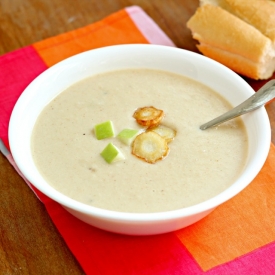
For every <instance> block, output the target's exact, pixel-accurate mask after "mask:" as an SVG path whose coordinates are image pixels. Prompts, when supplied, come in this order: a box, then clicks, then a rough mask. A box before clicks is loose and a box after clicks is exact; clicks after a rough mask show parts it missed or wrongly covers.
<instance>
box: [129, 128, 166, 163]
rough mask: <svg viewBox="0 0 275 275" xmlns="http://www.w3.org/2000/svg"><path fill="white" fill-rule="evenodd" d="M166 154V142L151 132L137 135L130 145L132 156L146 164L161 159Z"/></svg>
mask: <svg viewBox="0 0 275 275" xmlns="http://www.w3.org/2000/svg"><path fill="white" fill-rule="evenodd" d="M168 152H169V147H168V145H167V142H166V140H165V139H164V138H162V137H161V136H160V135H159V134H157V133H155V132H151V131H149V132H144V133H142V134H140V135H138V136H137V137H136V138H135V140H134V141H133V144H132V154H133V155H135V156H137V157H138V158H140V159H143V160H144V161H146V162H148V163H155V162H156V161H158V160H161V159H163V158H164V157H165V156H166V155H167V154H168Z"/></svg>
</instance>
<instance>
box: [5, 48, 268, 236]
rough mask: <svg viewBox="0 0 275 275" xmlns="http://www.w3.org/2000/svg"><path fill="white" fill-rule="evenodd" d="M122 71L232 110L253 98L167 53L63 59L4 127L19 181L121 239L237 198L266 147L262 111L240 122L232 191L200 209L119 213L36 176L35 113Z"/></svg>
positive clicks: (104, 52)
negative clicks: (163, 75)
mask: <svg viewBox="0 0 275 275" xmlns="http://www.w3.org/2000/svg"><path fill="white" fill-rule="evenodd" d="M122 68H152V69H161V70H166V71H170V72H175V73H178V74H182V75H185V76H187V77H189V78H192V79H194V80H196V81H198V82H201V83H203V84H205V85H207V86H209V87H210V88H212V89H213V90H215V91H216V92H218V93H220V94H221V95H222V96H223V97H224V98H226V99H227V100H228V101H229V102H230V103H231V104H232V105H233V106H235V105H237V104H239V103H240V102H242V101H244V100H245V99H246V98H248V97H249V96H251V95H252V94H253V93H254V91H253V89H252V88H251V87H250V86H249V85H248V84H247V83H246V82H245V81H244V80H243V79H242V78H241V77H239V76H238V75H237V74H235V73H234V72H232V71H231V70H229V69H228V68H226V67H225V66H223V65H221V64H219V63H217V62H215V61H213V60H211V59H209V58H207V57H204V56H202V55H199V54H196V53H192V52H189V51H186V50H182V49H177V48H172V47H165V46H156V45H122V46H112V47H106V48H100V49H96V50H91V51H87V52H84V53H81V54H78V55H76V56H73V57H71V58H68V59H66V60H64V61H62V62H60V63H58V64H56V65H54V66H53V67H51V68H49V69H48V70H46V71H45V72H43V73H42V74H41V75H39V76H38V77H37V78H36V79H35V80H34V81H33V82H32V83H31V84H30V85H29V86H28V87H27V88H26V89H25V91H24V92H23V94H22V95H21V97H20V98H19V100H18V101H17V103H16V106H15V108H14V110H13V112H12V116H11V120H10V125H9V142H10V148H11V152H12V155H13V157H14V160H15V162H16V164H17V165H18V167H19V169H20V170H21V172H22V173H23V174H24V176H25V177H26V178H27V179H28V180H29V181H30V182H31V183H32V184H33V185H34V186H35V187H36V188H37V189H39V190H40V191H41V192H42V193H44V194H45V195H47V196H48V197H50V198H51V199H53V200H55V201H56V202H58V203H60V204H61V205H62V206H63V207H64V208H65V209H67V211H69V212H70V213H71V214H73V215H74V216H75V217H77V218H79V219H80V220H82V221H84V222H86V223H88V224H91V225H93V226H96V227H98V228H101V229H105V230H108V231H112V232H117V233H123V234H131V235H150V234H159V233H165V232H170V231H174V230H178V229H180V228H183V227H186V226H188V225H190V224H193V223H195V222H197V221H198V220H200V219H202V218H203V217H205V216H206V215H208V214H209V213H210V212H211V211H212V210H214V209H215V208H216V207H217V206H219V205H220V204H222V203H224V202H225V201H227V200H229V199H231V198H232V197H234V196H235V195H237V194H238V193H239V192H240V191H241V190H243V189H244V188H245V187H246V186H247V185H248V184H249V183H250V182H251V181H252V180H253V178H254V177H255V176H256V175H257V174H258V172H259V171H260V169H261V168H262V166H263V164H264V162H265V159H266V157H267V155H268V151H269V147H270V142H271V131H270V123H269V119H268V116H267V113H266V111H265V109H264V108H261V109H258V110H256V111H254V112H253V113H250V114H247V115H245V116H243V117H242V119H243V122H244V124H245V127H246V130H247V134H248V142H249V150H248V161H247V164H246V167H245V170H244V171H243V173H242V174H241V175H240V177H239V178H238V179H237V180H236V182H234V183H233V185H232V186H230V187H229V188H228V189H226V190H225V191H224V192H222V193H221V194H219V195H217V196H216V197H214V198H211V199H209V200H207V201H205V202H202V203H200V204H197V205H194V206H191V207H187V208H183V209H179V210H173V211H168V212H161V213H145V214H143V213H142V214H140V213H134V214H133V213H121V212H115V211H109V210H104V209H99V208H96V207H92V206H88V205H85V204H83V203H80V202H77V201H75V200H73V199H71V198H69V197H66V196H65V195H63V194H61V193H60V192H58V191H57V190H55V189H54V188H52V187H51V186H50V185H49V184H48V183H47V182H46V181H45V180H44V179H43V177H42V176H41V175H40V173H39V171H38V170H37V168H36V166H35V164H34V161H33V158H32V154H31V149H30V140H31V133H32V129H33V126H34V124H35V121H36V119H37V117H38V115H39V113H40V112H41V110H42V109H43V108H44V107H45V106H46V105H47V104H48V103H49V102H50V101H51V100H52V99H53V98H54V97H55V96H56V95H57V94H59V93H60V92H62V91H63V90H64V89H66V88H67V87H68V86H70V85H71V84H73V83H75V82H77V81H79V80H81V79H83V78H86V77H88V76H91V75H93V74H97V73H99V72H105V71H110V70H114V69H122Z"/></svg>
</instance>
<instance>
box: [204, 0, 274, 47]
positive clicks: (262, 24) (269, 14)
mask: <svg viewBox="0 0 275 275" xmlns="http://www.w3.org/2000/svg"><path fill="white" fill-rule="evenodd" d="M200 3H201V5H204V4H206V3H208V4H212V5H216V6H219V7H222V8H223V9H225V10H227V11H228V12H230V13H232V14H234V15H235V16H237V17H239V18H240V19H242V20H243V21H245V22H247V23H248V24H250V25H252V26H254V27H255V28H256V29H258V30H259V31H260V32H261V33H263V34H264V35H265V36H267V37H268V38H270V39H271V41H272V42H273V43H274V44H275V6H274V5H273V4H274V2H272V1H269V0H201V1H200Z"/></svg>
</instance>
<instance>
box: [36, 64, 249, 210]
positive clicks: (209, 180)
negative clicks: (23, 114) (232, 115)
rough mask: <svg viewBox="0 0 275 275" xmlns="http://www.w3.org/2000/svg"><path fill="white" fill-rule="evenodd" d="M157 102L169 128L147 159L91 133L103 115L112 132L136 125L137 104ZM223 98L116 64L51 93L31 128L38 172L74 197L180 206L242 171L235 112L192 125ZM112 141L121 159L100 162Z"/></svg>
mask: <svg viewBox="0 0 275 275" xmlns="http://www.w3.org/2000/svg"><path fill="white" fill-rule="evenodd" d="M144 106H154V107H156V108H158V109H162V110H163V111H164V113H165V117H164V119H163V121H162V124H164V125H166V126H169V127H171V128H173V129H175V130H176V131H177V134H176V137H175V138H174V140H173V141H172V142H170V143H169V148H170V151H169V154H168V155H167V156H166V157H165V158H164V159H163V160H160V161H158V162H156V163H155V164H149V163H147V162H145V161H142V160H141V159H139V158H137V157H136V156H134V155H133V154H132V153H131V146H128V145H125V144H123V143H122V142H121V141H120V140H118V139H117V138H115V137H113V138H108V139H103V140H97V139H96V137H95V134H94V131H93V128H94V126H95V125H96V124H99V123H101V122H104V121H107V120H111V121H112V122H113V124H114V128H115V131H116V133H119V132H120V131H121V130H123V129H125V128H132V129H139V128H141V126H139V125H138V124H137V123H136V121H135V119H134V118H133V113H134V112H135V110H136V109H137V108H139V107H144ZM230 108H231V106H230V105H229V104H228V102H227V101H225V100H224V99H223V98H221V97H220V96H219V95H217V94H216V93H215V92H214V91H213V90H211V89H209V88H208V87H206V86H204V85H202V84H200V83H198V82H196V81H194V80H191V79H189V78H186V77H183V76H180V75H176V74H172V73H168V72H163V71H156V70H147V69H135V70H121V71H114V72H109V73H104V74H99V75H96V76H92V77H90V78H87V79H85V80H82V81H80V82H78V83H76V84H74V85H72V86H71V87H69V88H68V89H66V90H65V91H64V92H62V93H61V94H59V95H58V96H57V97H56V98H55V99H54V100H53V101H51V102H50V103H49V104H48V105H47V106H46V107H45V109H44V110H43V111H42V113H41V115H40V116H39V118H38V120H37V122H36V125H35V127H34V130H33V134H32V153H33V157H34V160H35V163H36V165H37V167H38V169H39V170H40V172H41V174H42V175H43V177H44V178H45V179H46V180H47V181H48V182H49V184H50V185H52V186H53V187H54V188H55V189H57V190H58V191H60V192H61V193H63V194H65V195H67V196H69V197H71V198H73V199H75V200H77V201H80V202H82V203H85V204H88V205H92V206H96V207H99V208H103V209H110V210H117V211H123V212H159V211H169V210H174V209H179V208H183V207H188V206H191V205H194V204H197V203H200V202H203V201H205V200H207V199H209V198H212V197H214V196H216V195H217V194H219V193H221V192H222V191H224V190H225V189H226V188H228V187H229V186H230V185H231V184H232V183H233V182H234V180H235V179H236V178H237V177H238V176H239V174H240V173H241V172H242V170H243V168H244V166H245V163H246V157H247V148H248V144H247V135H246V131H245V128H244V125H243V124H242V122H241V120H240V119H235V120H232V121H230V122H228V123H224V124H222V125H220V126H219V127H216V128H212V129H208V130H205V131H202V130H200V129H199V126H200V125H201V124H203V123H205V122H207V121H208V120H211V119H213V118H214V117H216V116H218V115H220V114H222V113H224V112H225V111H227V110H228V109H230ZM110 142H112V143H113V144H114V145H116V146H117V147H118V148H119V149H120V151H121V152H122V153H123V154H124V156H125V159H124V160H122V161H119V162H116V163H112V164H108V163H107V162H106V161H105V160H104V159H103V158H102V157H101V156H100V153H101V151H102V150H103V149H104V147H105V146H106V145H107V144H108V143H110Z"/></svg>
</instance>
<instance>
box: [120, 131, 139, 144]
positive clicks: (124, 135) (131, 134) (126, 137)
mask: <svg viewBox="0 0 275 275" xmlns="http://www.w3.org/2000/svg"><path fill="white" fill-rule="evenodd" d="M139 132H140V131H139V130H134V129H124V130H122V131H121V132H120V133H119V134H118V135H117V138H118V139H119V140H121V141H122V142H123V143H124V144H126V145H131V143H132V142H133V140H134V139H135V138H136V136H137V135H138V134H139Z"/></svg>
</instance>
